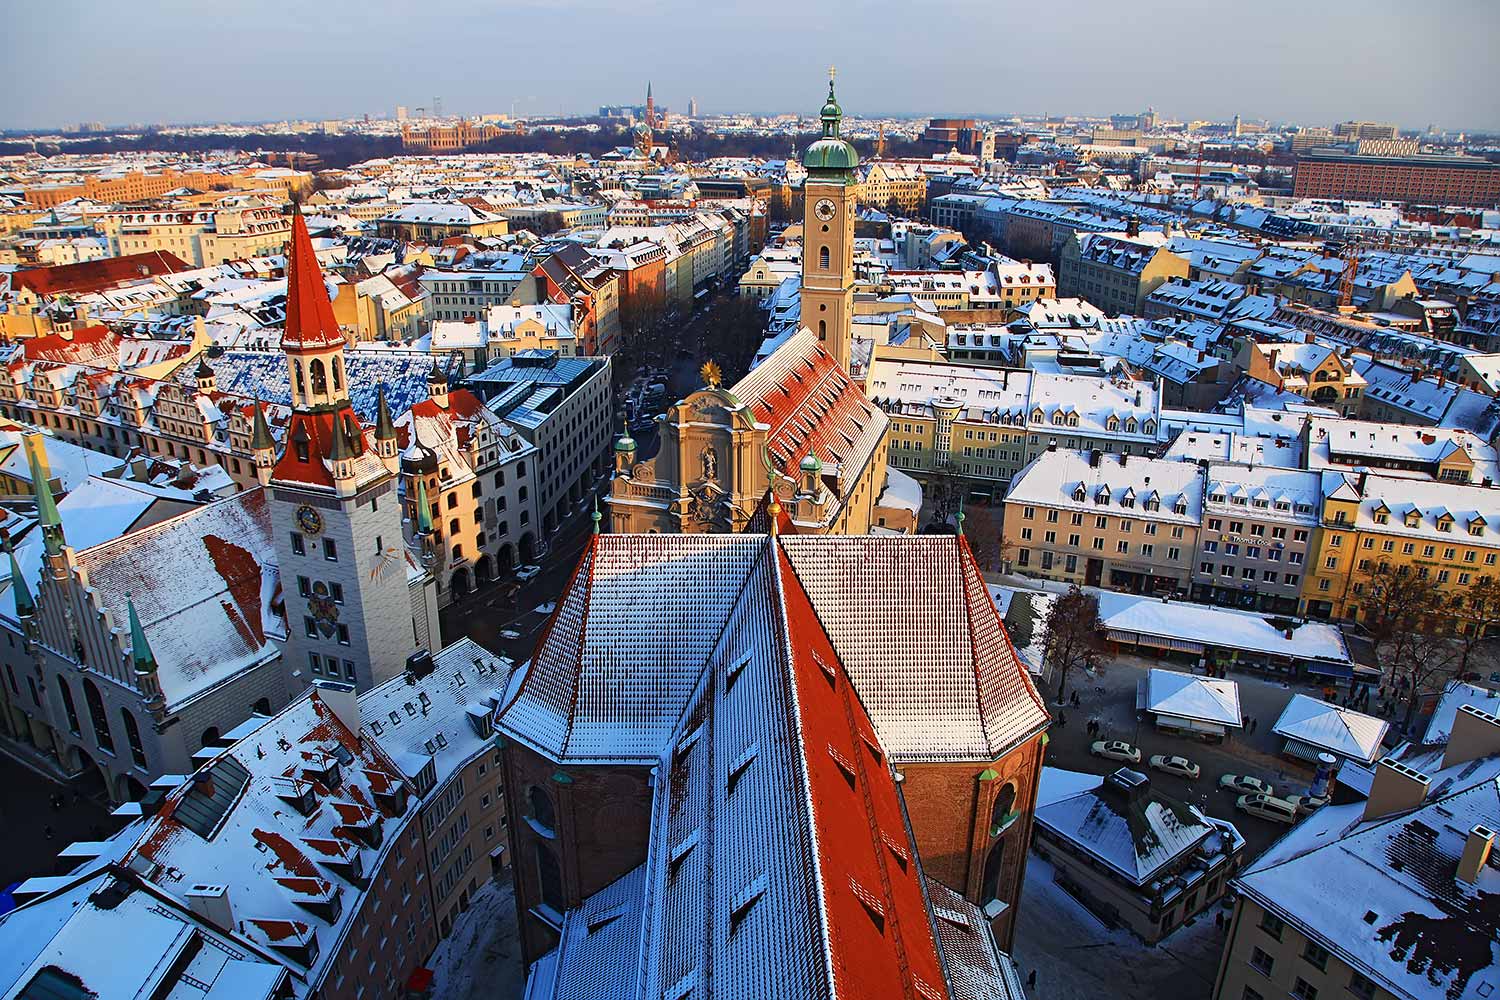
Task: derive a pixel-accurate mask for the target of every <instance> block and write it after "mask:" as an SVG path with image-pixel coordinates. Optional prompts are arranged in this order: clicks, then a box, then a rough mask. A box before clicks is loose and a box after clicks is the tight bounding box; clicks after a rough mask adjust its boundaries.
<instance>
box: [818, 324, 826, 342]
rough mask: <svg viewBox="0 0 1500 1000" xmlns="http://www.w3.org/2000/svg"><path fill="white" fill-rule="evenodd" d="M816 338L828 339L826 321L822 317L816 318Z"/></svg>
mask: <svg viewBox="0 0 1500 1000" xmlns="http://www.w3.org/2000/svg"><path fill="white" fill-rule="evenodd" d="M818 339H819V340H827V339H828V321H827V320H823V319H820V320H818Z"/></svg>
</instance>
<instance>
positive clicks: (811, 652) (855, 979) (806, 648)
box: [776, 546, 948, 1000]
mask: <svg viewBox="0 0 1500 1000" xmlns="http://www.w3.org/2000/svg"><path fill="white" fill-rule="evenodd" d="M776 557H777V559H778V560H779V562H780V571H781V572H780V574H779V575H780V578H781V580H782V597H783V600H784V602H785V609H786V628H787V633H788V636H787V638H788V639H789V640H790V647H791V651H792V661H793V662H792V675H793V680H794V683H795V685H796V692H797V698H796V700H795V702H794V704H795V706H796V708H797V710H798V713H799V715H800V719H799V720H798V721H799V728H800V730H801V735H802V753H803V758H804V760H805V761H806V765H807V782H808V786H809V789H808V790H809V792H810V795H811V799H812V811H813V822H814V824H815V827H816V830H817V838H816V840H817V847H818V868H819V873H820V875H821V876H822V877H821V878H820V879H819V881H818V885H819V887H820V888H821V890H822V893H823V907H824V912H825V913H826V914H827V918H828V931H827V933H828V953H829V960H830V962H831V963H832V965H833V976H834V982H835V984H836V987H837V995H838V996H850V997H898V996H900V997H908V998H922V1000H938V998H945V997H947V995H948V990H947V983H946V981H945V978H944V975H943V968H942V963H941V961H940V959H939V958H938V951H937V942H936V941H935V940H934V938H933V933H932V922H931V920H930V919H929V917H928V913H927V901H926V899H925V897H924V895H923V891H922V882H921V875H920V873H919V871H918V868H917V861H916V856H915V853H914V852H913V851H912V848H911V842H910V839H909V838H908V836H907V831H906V821H905V818H904V816H903V814H902V811H901V802H900V799H899V797H898V795H897V792H896V782H895V779H894V778H893V777H892V776H891V769H890V764H889V763H888V762H887V760H886V757H885V753H884V751H882V750H881V747H880V741H879V740H878V739H876V737H875V728H874V726H873V725H872V724H871V722H870V717H869V716H868V715H867V714H866V713H865V709H864V705H863V704H861V702H860V700H859V696H858V695H857V694H856V693H855V691H854V686H853V684H852V683H851V682H850V680H849V675H848V674H847V673H846V672H845V671H844V668H843V665H842V664H841V663H840V662H839V658H838V654H836V653H835V652H834V650H833V644H832V643H831V642H830V641H829V639H828V634H827V633H826V632H825V631H824V630H823V626H822V624H821V623H820V622H819V620H818V615H817V612H816V611H814V610H813V606H812V602H811V601H810V600H809V598H808V595H807V592H806V591H805V590H803V589H802V584H801V583H800V581H799V580H798V578H797V574H796V573H795V572H793V571H792V568H791V564H790V563H789V562H788V561H787V558H786V553H785V552H783V551H781V549H780V547H779V546H778V547H777V551H776Z"/></svg>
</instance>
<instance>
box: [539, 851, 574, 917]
mask: <svg viewBox="0 0 1500 1000" xmlns="http://www.w3.org/2000/svg"><path fill="white" fill-rule="evenodd" d="M536 879H537V883H538V884H539V885H540V886H541V895H542V905H543V906H549V907H551V908H552V909H553V910H556V911H557V912H558V913H561V912H562V911H563V910H565V909H567V904H566V903H565V902H564V900H563V884H562V865H560V864H558V863H557V855H556V854H554V853H552V848H551V847H550V846H549V845H547V844H545V843H543V842H541V841H538V842H537V845H536Z"/></svg>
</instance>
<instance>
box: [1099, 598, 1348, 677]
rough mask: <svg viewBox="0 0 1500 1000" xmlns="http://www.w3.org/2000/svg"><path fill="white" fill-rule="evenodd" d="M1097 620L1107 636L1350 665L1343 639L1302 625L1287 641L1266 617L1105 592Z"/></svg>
mask: <svg viewBox="0 0 1500 1000" xmlns="http://www.w3.org/2000/svg"><path fill="white" fill-rule="evenodd" d="M1099 617H1100V618H1101V619H1102V620H1103V622H1104V627H1105V628H1106V629H1108V630H1110V631H1112V632H1129V633H1134V634H1136V635H1142V636H1154V637H1158V638H1172V639H1179V640H1186V641H1189V642H1196V643H1201V644H1203V645H1210V646H1217V647H1219V648H1221V649H1240V650H1245V651H1247V652H1252V653H1269V654H1271V655H1274V656H1286V657H1291V658H1293V659H1299V660H1330V661H1333V662H1336V663H1349V662H1351V661H1350V658H1349V648H1348V646H1347V645H1346V644H1345V643H1344V637H1343V635H1342V633H1340V632H1339V630H1338V629H1337V628H1336V627H1335V626H1333V625H1329V624H1327V623H1325V622H1303V623H1301V624H1300V625H1297V626H1296V627H1295V628H1294V629H1293V630H1292V635H1291V637H1290V638H1288V637H1287V635H1286V633H1285V632H1284V631H1282V629H1281V628H1279V627H1278V625H1277V624H1272V622H1271V621H1270V620H1269V619H1268V618H1267V616H1265V615H1262V614H1257V613H1256V612H1253V611H1239V610H1236V609H1233V608H1216V607H1211V606H1209V605H1206V604H1189V603H1185V602H1182V601H1163V600H1161V599H1160V598H1156V597H1143V596H1141V595H1138V594H1122V593H1116V592H1114V591H1108V590H1101V591H1099Z"/></svg>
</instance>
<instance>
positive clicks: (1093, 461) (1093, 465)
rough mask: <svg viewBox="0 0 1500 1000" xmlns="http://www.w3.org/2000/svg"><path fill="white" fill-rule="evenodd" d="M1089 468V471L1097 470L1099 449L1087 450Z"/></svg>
mask: <svg viewBox="0 0 1500 1000" xmlns="http://www.w3.org/2000/svg"><path fill="white" fill-rule="evenodd" d="M1089 468H1090V469H1097V468H1099V449H1098V448H1090V449H1089Z"/></svg>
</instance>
